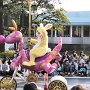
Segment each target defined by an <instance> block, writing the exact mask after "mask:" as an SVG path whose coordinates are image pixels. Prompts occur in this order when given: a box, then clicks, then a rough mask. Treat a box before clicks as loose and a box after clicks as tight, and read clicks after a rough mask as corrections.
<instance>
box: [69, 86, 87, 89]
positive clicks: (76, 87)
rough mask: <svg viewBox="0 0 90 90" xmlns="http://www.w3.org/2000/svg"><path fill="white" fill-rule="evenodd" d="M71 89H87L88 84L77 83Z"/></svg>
mask: <svg viewBox="0 0 90 90" xmlns="http://www.w3.org/2000/svg"><path fill="white" fill-rule="evenodd" d="M70 90H87V87H86V85H76V86H73V87H72V88H71V89H70Z"/></svg>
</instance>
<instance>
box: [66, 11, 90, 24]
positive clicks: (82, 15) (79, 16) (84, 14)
mask: <svg viewBox="0 0 90 90" xmlns="http://www.w3.org/2000/svg"><path fill="white" fill-rule="evenodd" d="M65 15H66V16H67V18H68V19H69V21H70V23H71V24H72V25H90V11H71V12H65Z"/></svg>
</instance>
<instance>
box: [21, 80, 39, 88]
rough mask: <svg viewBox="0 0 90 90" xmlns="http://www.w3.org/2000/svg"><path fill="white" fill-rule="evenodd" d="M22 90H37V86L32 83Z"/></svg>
mask: <svg viewBox="0 0 90 90" xmlns="http://www.w3.org/2000/svg"><path fill="white" fill-rule="evenodd" d="M23 90H39V89H38V87H37V85H36V84H35V83H34V82H32V83H29V84H25V85H24V87H23Z"/></svg>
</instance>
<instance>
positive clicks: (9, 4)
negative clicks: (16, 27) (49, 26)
mask: <svg viewBox="0 0 90 90" xmlns="http://www.w3.org/2000/svg"><path fill="white" fill-rule="evenodd" d="M55 4H58V5H60V0H32V29H35V27H36V26H37V25H38V24H39V23H44V24H46V23H49V22H50V23H53V25H54V29H56V30H59V31H61V32H62V23H68V20H67V18H66V16H65V15H64V10H63V9H62V8H59V9H57V10H56V9H55ZM3 10H4V15H8V16H9V17H10V18H14V19H15V20H16V21H17V23H19V22H20V21H19V18H20V15H21V14H24V15H28V4H27V2H26V0H4V9H3ZM23 18H24V17H23ZM25 23H27V25H28V19H25ZM19 24H20V23H19Z"/></svg>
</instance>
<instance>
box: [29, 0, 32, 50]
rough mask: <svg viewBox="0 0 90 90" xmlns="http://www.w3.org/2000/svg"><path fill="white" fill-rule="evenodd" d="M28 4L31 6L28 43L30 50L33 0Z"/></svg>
mask: <svg viewBox="0 0 90 90" xmlns="http://www.w3.org/2000/svg"><path fill="white" fill-rule="evenodd" d="M28 6H29V27H28V45H29V50H30V42H31V13H32V11H31V6H32V0H28Z"/></svg>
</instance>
